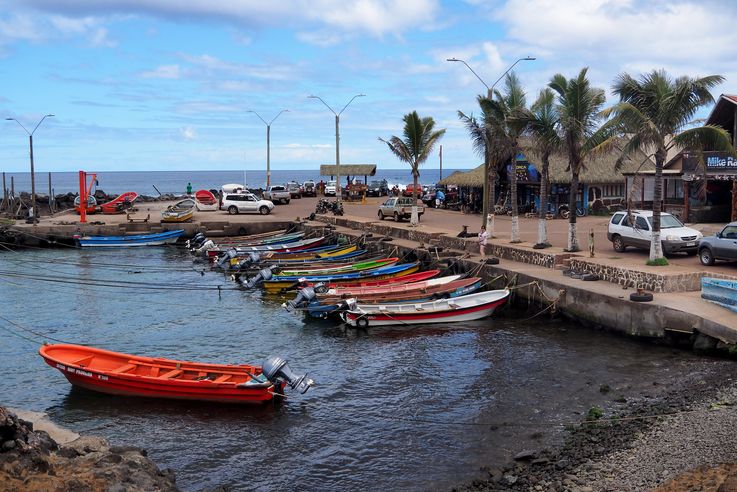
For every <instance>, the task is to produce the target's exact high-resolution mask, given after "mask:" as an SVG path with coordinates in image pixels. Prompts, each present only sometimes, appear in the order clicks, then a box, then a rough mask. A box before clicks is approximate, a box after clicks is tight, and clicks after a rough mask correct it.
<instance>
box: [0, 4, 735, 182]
mask: <svg viewBox="0 0 737 492" xmlns="http://www.w3.org/2000/svg"><path fill="white" fill-rule="evenodd" d="M735 3H736V2H735V0H732V1H714V0H700V1H699V0H683V1H681V0H671V1H658V0H654V1H637V0H586V1H581V0H575V1H569V0H487V1H485V0H458V1H441V0H355V1H351V0H277V1H264V0H186V1H182V0H0V78H1V80H2V85H0V87H2V90H1V91H0V116H3V117H4V118H15V119H17V120H18V122H20V123H22V124H23V126H25V127H26V129H27V130H28V131H32V130H33V129H34V127H35V126H36V124H37V123H38V121H39V120H41V118H43V116H44V115H46V114H54V116H53V117H49V118H46V119H45V120H44V121H43V123H42V124H41V126H39V127H38V128H37V129H36V131H35V133H34V137H33V142H34V160H35V168H36V171H37V172H46V171H52V172H56V171H76V170H79V169H84V170H87V171H127V170H136V171H138V170H207V169H217V170H231V169H232V170H256V169H265V166H266V125H265V124H264V123H263V122H262V121H261V119H259V118H258V117H257V115H256V114H254V113H250V112H249V111H256V112H257V113H258V114H259V115H260V116H261V117H262V118H263V119H264V120H265V121H266V122H270V121H271V120H272V119H273V118H274V117H275V116H277V115H278V114H279V113H280V111H281V110H283V109H286V110H288V112H284V113H281V114H280V115H279V116H278V118H277V119H276V120H275V121H273V123H272V125H271V167H272V169H317V168H318V166H319V165H320V164H334V163H335V116H334V114H333V112H332V111H331V110H329V109H328V108H327V107H325V105H323V103H321V102H320V100H318V99H314V98H313V99H311V98H308V96H310V95H315V96H319V97H320V98H322V99H323V100H324V101H325V103H327V104H328V105H329V106H330V107H331V108H332V110H333V111H335V112H340V111H341V110H342V109H343V107H344V106H345V105H346V103H348V102H349V101H350V100H351V99H352V98H353V96H355V95H357V94H365V97H358V98H356V99H354V100H353V101H352V102H351V103H350V105H349V106H348V107H347V108H345V110H344V112H343V113H342V114H341V116H340V160H341V163H343V164H364V163H372V164H377V165H378V166H379V167H380V168H403V167H405V166H406V164H404V163H401V162H400V161H398V160H397V159H396V158H395V157H394V156H393V154H391V152H390V151H389V149H388V148H387V147H386V145H385V144H383V143H381V142H380V141H379V140H378V138H379V137H381V138H385V139H387V138H389V137H391V136H392V135H401V134H402V126H403V124H402V117H403V115H404V114H406V113H409V112H411V111H414V110H416V111H417V112H418V113H419V114H420V116H423V117H424V116H432V117H433V118H434V119H435V121H436V127H437V128H445V129H446V130H447V131H446V134H445V136H444V137H443V139H442V140H441V144H442V146H443V167H444V168H461V169H468V168H472V167H475V166H476V165H478V164H479V163H480V158H479V156H478V155H476V154H475V153H474V150H473V148H472V146H471V141H470V139H469V138H468V136H467V134H466V132H465V130H464V128H463V126H462V125H461V124H460V122H459V120H458V111H459V110H461V111H463V112H464V113H467V114H468V113H478V106H477V104H476V96H477V95H478V94H481V93H485V92H486V87H485V86H484V84H483V83H482V81H481V80H483V82H484V83H485V84H486V85H487V86H491V85H493V84H494V82H495V81H496V80H497V79H498V78H499V77H500V76H501V75H502V74H503V73H504V72H505V71H506V70H507V69H508V68H509V67H510V66H511V65H512V64H514V63H515V62H516V61H517V60H519V59H520V58H524V57H527V56H531V57H535V58H536V59H535V60H534V61H520V62H519V63H517V65H516V66H515V67H514V71H515V73H516V74H517V75H518V76H519V78H520V79H521V81H522V84H523V85H524V87H525V89H526V91H527V95H528V101H529V102H532V101H533V100H534V99H535V97H536V95H537V93H538V92H539V91H540V90H541V89H542V88H543V87H545V85H546V84H547V82H548V81H549V80H550V78H551V77H552V76H553V75H554V74H555V73H562V74H564V75H565V76H567V77H573V76H575V75H576V74H577V73H578V71H579V70H580V69H581V68H583V67H589V76H590V78H591V80H592V82H593V85H594V86H597V87H601V88H604V89H607V90H608V89H609V87H610V86H611V83H612V81H613V80H614V78H615V77H616V76H617V75H618V74H620V73H622V72H628V73H630V74H632V75H635V76H638V75H639V74H642V73H644V72H648V71H651V70H653V69H665V70H666V71H667V72H668V73H669V74H671V75H673V76H680V75H689V76H692V77H695V76H704V75H711V74H720V75H723V76H724V77H726V81H725V82H724V83H723V84H722V85H721V86H719V87H717V88H716V89H715V91H714V95H715V97H716V96H718V95H719V94H721V93H731V94H734V93H737V63H735V60H737V30H735V28H734V26H735V25H737V8H735V7H737V5H735ZM452 57H455V58H459V59H462V60H464V61H465V62H467V64H468V65H469V66H470V67H472V68H473V70H474V71H475V72H476V73H477V74H478V76H479V77H480V79H481V80H479V78H477V77H476V76H475V75H474V74H473V73H472V72H471V70H469V69H468V68H467V67H466V66H464V65H463V64H462V63H459V62H455V63H454V62H448V61H446V60H447V58H452ZM500 86H501V84H500ZM500 86H497V88H499V87H500ZM608 102H609V103H614V102H615V99H614V97H612V96H611V94H610V95H609V96H608ZM709 109H710V108H709ZM705 112H706V113H705V114H708V109H707V110H705ZM0 124H1V125H2V126H1V128H2V129H3V131H0V171H7V172H19V171H27V170H28V169H29V166H28V162H29V160H28V136H27V133H26V132H25V131H24V130H23V128H21V127H20V126H19V125H18V124H17V123H16V122H15V121H5V120H4V119H3V120H0ZM438 164H439V157H438V151H437V149H436V151H435V152H434V154H433V155H432V156H431V157H430V158H429V159H428V161H427V163H425V164H424V165H425V166H428V167H433V168H437V167H438Z"/></svg>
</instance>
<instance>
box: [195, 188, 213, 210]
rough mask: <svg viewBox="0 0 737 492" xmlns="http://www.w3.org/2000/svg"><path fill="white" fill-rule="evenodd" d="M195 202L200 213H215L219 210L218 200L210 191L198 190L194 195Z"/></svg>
mask: <svg viewBox="0 0 737 492" xmlns="http://www.w3.org/2000/svg"><path fill="white" fill-rule="evenodd" d="M194 201H195V205H196V206H197V210H199V211H200V212H207V211H213V210H217V209H218V199H217V198H215V195H213V194H212V192H210V191H208V190H197V191H195V193H194Z"/></svg>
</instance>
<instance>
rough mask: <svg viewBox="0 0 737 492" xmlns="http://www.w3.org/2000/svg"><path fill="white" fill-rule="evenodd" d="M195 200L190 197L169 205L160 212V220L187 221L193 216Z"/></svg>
mask: <svg viewBox="0 0 737 492" xmlns="http://www.w3.org/2000/svg"><path fill="white" fill-rule="evenodd" d="M194 209H195V202H194V200H192V199H191V198H185V199H184V200H180V201H178V202H177V203H175V204H174V205H169V206H168V207H166V210H163V211H162V212H161V222H187V221H190V220H192V217H194Z"/></svg>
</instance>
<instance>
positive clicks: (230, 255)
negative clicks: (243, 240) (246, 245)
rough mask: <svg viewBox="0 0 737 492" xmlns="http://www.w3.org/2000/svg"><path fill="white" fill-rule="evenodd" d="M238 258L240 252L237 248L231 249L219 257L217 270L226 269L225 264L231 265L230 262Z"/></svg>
mask: <svg viewBox="0 0 737 492" xmlns="http://www.w3.org/2000/svg"><path fill="white" fill-rule="evenodd" d="M236 256H238V251H237V250H236V249H235V248H230V249H229V250H227V251H226V252H224V253H222V254H221V255H220V256H219V257H218V261H216V262H215V266H216V267H217V268H224V266H225V264H226V263H230V260H231V259H233V258H235V257H236Z"/></svg>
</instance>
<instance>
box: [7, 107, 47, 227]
mask: <svg viewBox="0 0 737 492" xmlns="http://www.w3.org/2000/svg"><path fill="white" fill-rule="evenodd" d="M52 116H54V115H53V114H47V115H46V116H44V117H43V118H41V121H39V122H38V123H37V124H36V127H35V128H34V129H33V131H32V132H29V131H28V130H27V129H26V127H25V126H23V123H21V122H20V121H18V120H16V119H15V118H5V119H6V120H8V121H15V122H16V123H18V124H19V125H20V127H21V128H23V131H25V132H26V133H27V134H28V145H29V148H30V155H31V213H30V214H29V216H30V217H29V218H32V219H33V223H34V224H35V223H36V218H37V217H38V211H37V210H36V173H35V172H34V170H33V134H34V133H36V130H38V127H39V126H41V123H43V121H44V120H45V119H46V118H49V117H52ZM49 198H51V197H49Z"/></svg>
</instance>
